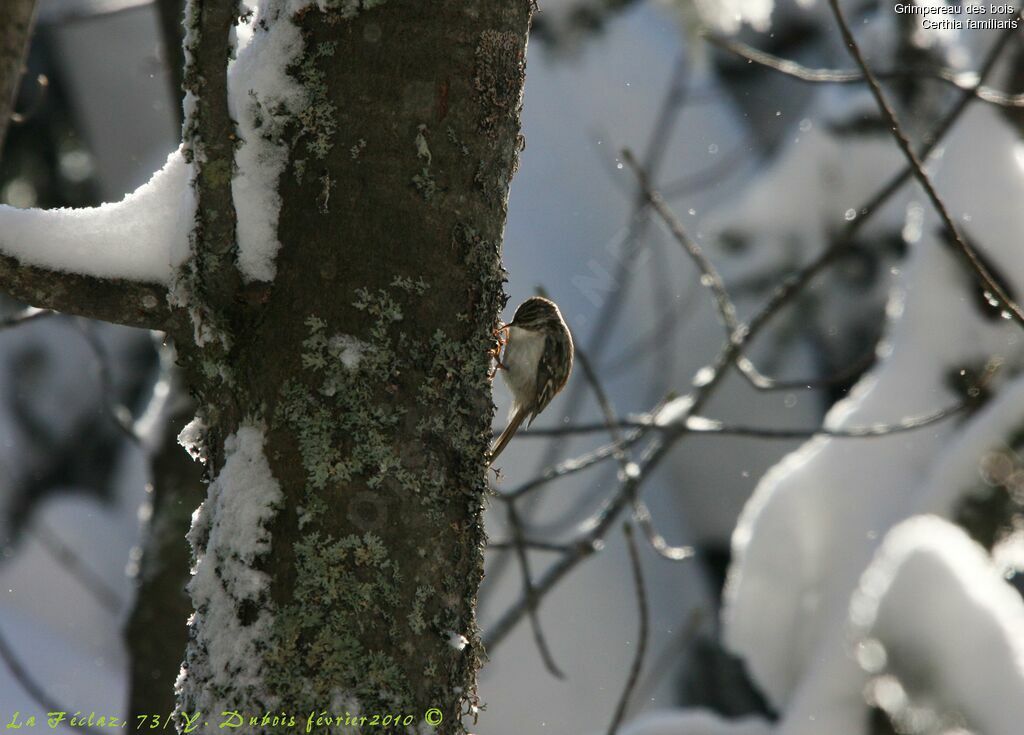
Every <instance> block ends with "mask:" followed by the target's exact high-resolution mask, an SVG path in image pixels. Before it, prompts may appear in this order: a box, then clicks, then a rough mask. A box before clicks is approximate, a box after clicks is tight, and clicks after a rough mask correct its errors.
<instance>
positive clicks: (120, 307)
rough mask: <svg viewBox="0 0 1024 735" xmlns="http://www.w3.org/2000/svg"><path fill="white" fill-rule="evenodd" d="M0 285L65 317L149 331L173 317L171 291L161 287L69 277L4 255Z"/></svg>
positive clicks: (2, 257) (115, 280) (132, 282)
mask: <svg viewBox="0 0 1024 735" xmlns="http://www.w3.org/2000/svg"><path fill="white" fill-rule="evenodd" d="M0 284H2V286H3V290H4V291H6V292H7V293H9V294H10V295H11V296H13V297H14V298H16V299H18V300H19V301H24V302H25V303H28V304H32V305H33V306H35V307H38V308H41V309H52V310H54V311H59V312H61V313H63V314H74V315H76V316H85V317H89V318H90V319H99V320H101V321H105V322H113V323H115V324H125V325H127V326H129V327H142V328H143V329H162V328H164V327H165V326H166V324H167V323H168V322H169V321H170V319H171V308H170V307H169V306H168V304H167V287H166V286H164V285H163V284H159V283H142V282H138V281H129V280H127V279H124V278H99V277H96V276H86V275H82V274H81V273H63V272H59V271H55V270H50V269H49V268H43V267H40V266H35V265H27V264H25V263H22V262H20V261H19V260H18V259H17V258H15V257H13V256H11V255H4V254H0Z"/></svg>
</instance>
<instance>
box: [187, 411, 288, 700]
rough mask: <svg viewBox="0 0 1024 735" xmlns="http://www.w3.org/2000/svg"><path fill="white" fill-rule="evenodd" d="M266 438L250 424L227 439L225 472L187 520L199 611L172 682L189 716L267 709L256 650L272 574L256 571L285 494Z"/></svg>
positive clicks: (266, 619) (262, 637)
mask: <svg viewBox="0 0 1024 735" xmlns="http://www.w3.org/2000/svg"><path fill="white" fill-rule="evenodd" d="M183 433H184V432H183ZM265 441H266V440H265V437H264V431H263V429H262V428H261V427H256V426H251V425H243V426H242V427H240V428H239V429H238V431H237V433H235V434H232V435H231V436H229V437H228V439H227V441H226V442H225V444H224V447H225V451H226V454H227V456H226V458H225V461H224V467H223V468H222V469H221V471H220V473H219V474H218V475H217V477H216V479H214V481H213V482H211V483H210V487H209V491H208V494H207V498H206V500H205V501H204V502H203V504H202V505H201V506H200V507H199V509H198V510H197V511H196V512H195V514H194V515H193V518H192V528H191V530H190V531H189V534H188V535H189V541H190V542H191V543H192V546H193V549H194V550H195V556H196V565H195V569H194V570H193V575H192V580H191V581H190V582H189V585H188V591H189V594H191V595H192V601H193V603H194V605H195V609H196V612H195V613H194V614H193V616H192V618H191V620H190V627H191V630H192V641H191V643H190V645H189V650H188V656H187V658H186V662H185V665H184V666H183V667H182V671H181V674H180V675H179V677H178V682H177V685H176V686H177V689H178V691H179V692H181V693H182V695H183V697H184V699H183V701H184V702H185V703H186V704H184V705H183V707H184V708H185V710H186V711H195V710H202V711H204V712H220V711H222V710H230V709H239V708H240V707H243V706H244V705H245V704H250V705H253V706H256V705H259V706H261V707H262V706H266V707H269V706H271V705H272V702H271V701H270V700H271V699H272V697H271V696H269V695H268V694H267V693H265V692H264V691H263V688H262V686H261V684H262V656H261V651H262V649H263V648H264V647H265V646H266V642H267V640H268V638H269V637H270V635H271V628H272V625H273V603H272V601H271V599H270V589H269V586H270V577H269V576H268V575H267V574H266V573H265V572H263V571H260V570H259V569H257V568H256V567H257V562H258V560H259V559H260V558H261V557H263V556H265V555H266V554H267V553H269V552H270V547H271V537H270V532H269V531H268V530H267V528H266V527H267V525H268V524H269V523H270V521H271V520H273V518H274V517H275V515H276V514H277V512H278V510H279V509H280V508H281V505H282V503H283V502H284V496H283V494H282V492H281V486H280V485H279V484H278V482H277V480H276V479H275V478H274V476H273V474H272V473H271V470H270V465H269V463H268V462H267V458H266V456H265V455H264V452H263V447H264V444H265Z"/></svg>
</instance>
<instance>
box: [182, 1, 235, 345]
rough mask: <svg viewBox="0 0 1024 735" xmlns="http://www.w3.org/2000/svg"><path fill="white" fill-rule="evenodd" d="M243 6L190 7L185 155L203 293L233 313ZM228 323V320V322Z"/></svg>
mask: <svg viewBox="0 0 1024 735" xmlns="http://www.w3.org/2000/svg"><path fill="white" fill-rule="evenodd" d="M238 17H239V6H238V3H237V2H235V1H234V0H232V1H231V2H223V1H222V0H216V1H214V0H189V2H188V5H187V6H186V9H185V26H186V35H185V51H186V58H187V59H188V63H187V65H186V67H185V79H184V83H185V91H186V93H187V94H188V97H187V98H186V108H188V107H192V113H191V115H190V116H189V117H188V119H186V121H185V128H184V131H183V139H184V142H185V155H186V158H187V159H191V160H192V161H193V163H194V165H195V170H196V179H195V191H196V199H197V207H196V225H195V229H194V230H193V235H192V237H193V241H192V247H193V248H194V258H193V264H194V266H195V271H194V274H195V278H196V281H197V282H196V283H193V287H194V289H195V290H196V291H198V294H199V296H200V297H201V298H202V299H203V301H204V302H205V303H206V304H207V306H209V307H212V308H213V309H214V310H215V312H217V314H218V315H219V316H220V317H222V318H223V317H228V318H230V317H229V315H230V313H231V311H232V309H233V306H234V297H235V294H236V293H238V290H239V289H240V287H241V275H240V274H239V272H238V269H237V268H236V267H235V254H236V252H237V244H236V237H235V228H236V222H237V218H236V215H235V203H234V198H233V196H232V190H231V179H232V174H233V172H234V167H235V144H236V142H237V141H238V137H237V134H236V132H235V124H234V121H232V119H231V115H230V114H229V112H228V77H227V59H228V58H229V57H230V55H231V54H232V52H233V49H232V41H231V30H232V29H233V28H234V26H235V24H236V23H237V22H238ZM222 326H223V325H222Z"/></svg>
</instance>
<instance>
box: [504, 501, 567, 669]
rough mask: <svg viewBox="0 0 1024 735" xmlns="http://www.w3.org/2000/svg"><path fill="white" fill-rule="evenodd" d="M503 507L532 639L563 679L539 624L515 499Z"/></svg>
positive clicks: (551, 666) (535, 598)
mask: <svg viewBox="0 0 1024 735" xmlns="http://www.w3.org/2000/svg"><path fill="white" fill-rule="evenodd" d="M505 507H506V508H507V509H508V522H509V525H510V526H512V541H513V547H514V548H515V551H516V557H517V558H518V559H519V566H520V568H521V569H522V572H523V595H524V596H525V597H526V603H527V609H528V611H529V618H530V627H531V628H532V629H533V640H534V642H535V643H536V644H537V650H538V651H540V657H541V659H542V660H543V661H544V666H545V668H547V670H548V671H549V672H551V675H552V676H554V677H555V678H557V679H564V678H565V674H563V673H562V670H561V669H560V668H558V664H556V663H555V659H554V656H552V655H551V648H550V647H549V646H548V642H547V639H546V638H545V637H544V630H543V629H542V628H541V625H540V617H539V616H538V614H537V601H538V600H537V593H536V590H534V588H533V575H532V573H531V572H530V560H529V557H528V555H527V553H526V547H525V545H524V541H523V524H522V522H521V521H520V519H519V514H518V513H516V502H515V500H508V501H506V502H505Z"/></svg>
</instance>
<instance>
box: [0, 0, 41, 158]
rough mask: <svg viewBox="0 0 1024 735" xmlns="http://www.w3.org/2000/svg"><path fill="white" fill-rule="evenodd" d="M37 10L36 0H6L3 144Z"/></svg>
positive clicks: (0, 45) (1, 58) (0, 38)
mask: <svg viewBox="0 0 1024 735" xmlns="http://www.w3.org/2000/svg"><path fill="white" fill-rule="evenodd" d="M35 10H36V2H35V0H4V12H3V22H0V148H3V144H4V138H5V137H6V134H7V124H8V122H9V121H10V119H11V116H12V115H13V113H14V103H15V98H16V97H17V95H18V84H19V82H20V81H21V70H22V68H23V65H24V63H25V54H26V53H27V52H28V40H29V38H30V37H31V35H32V23H33V20H34V18H35Z"/></svg>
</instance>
